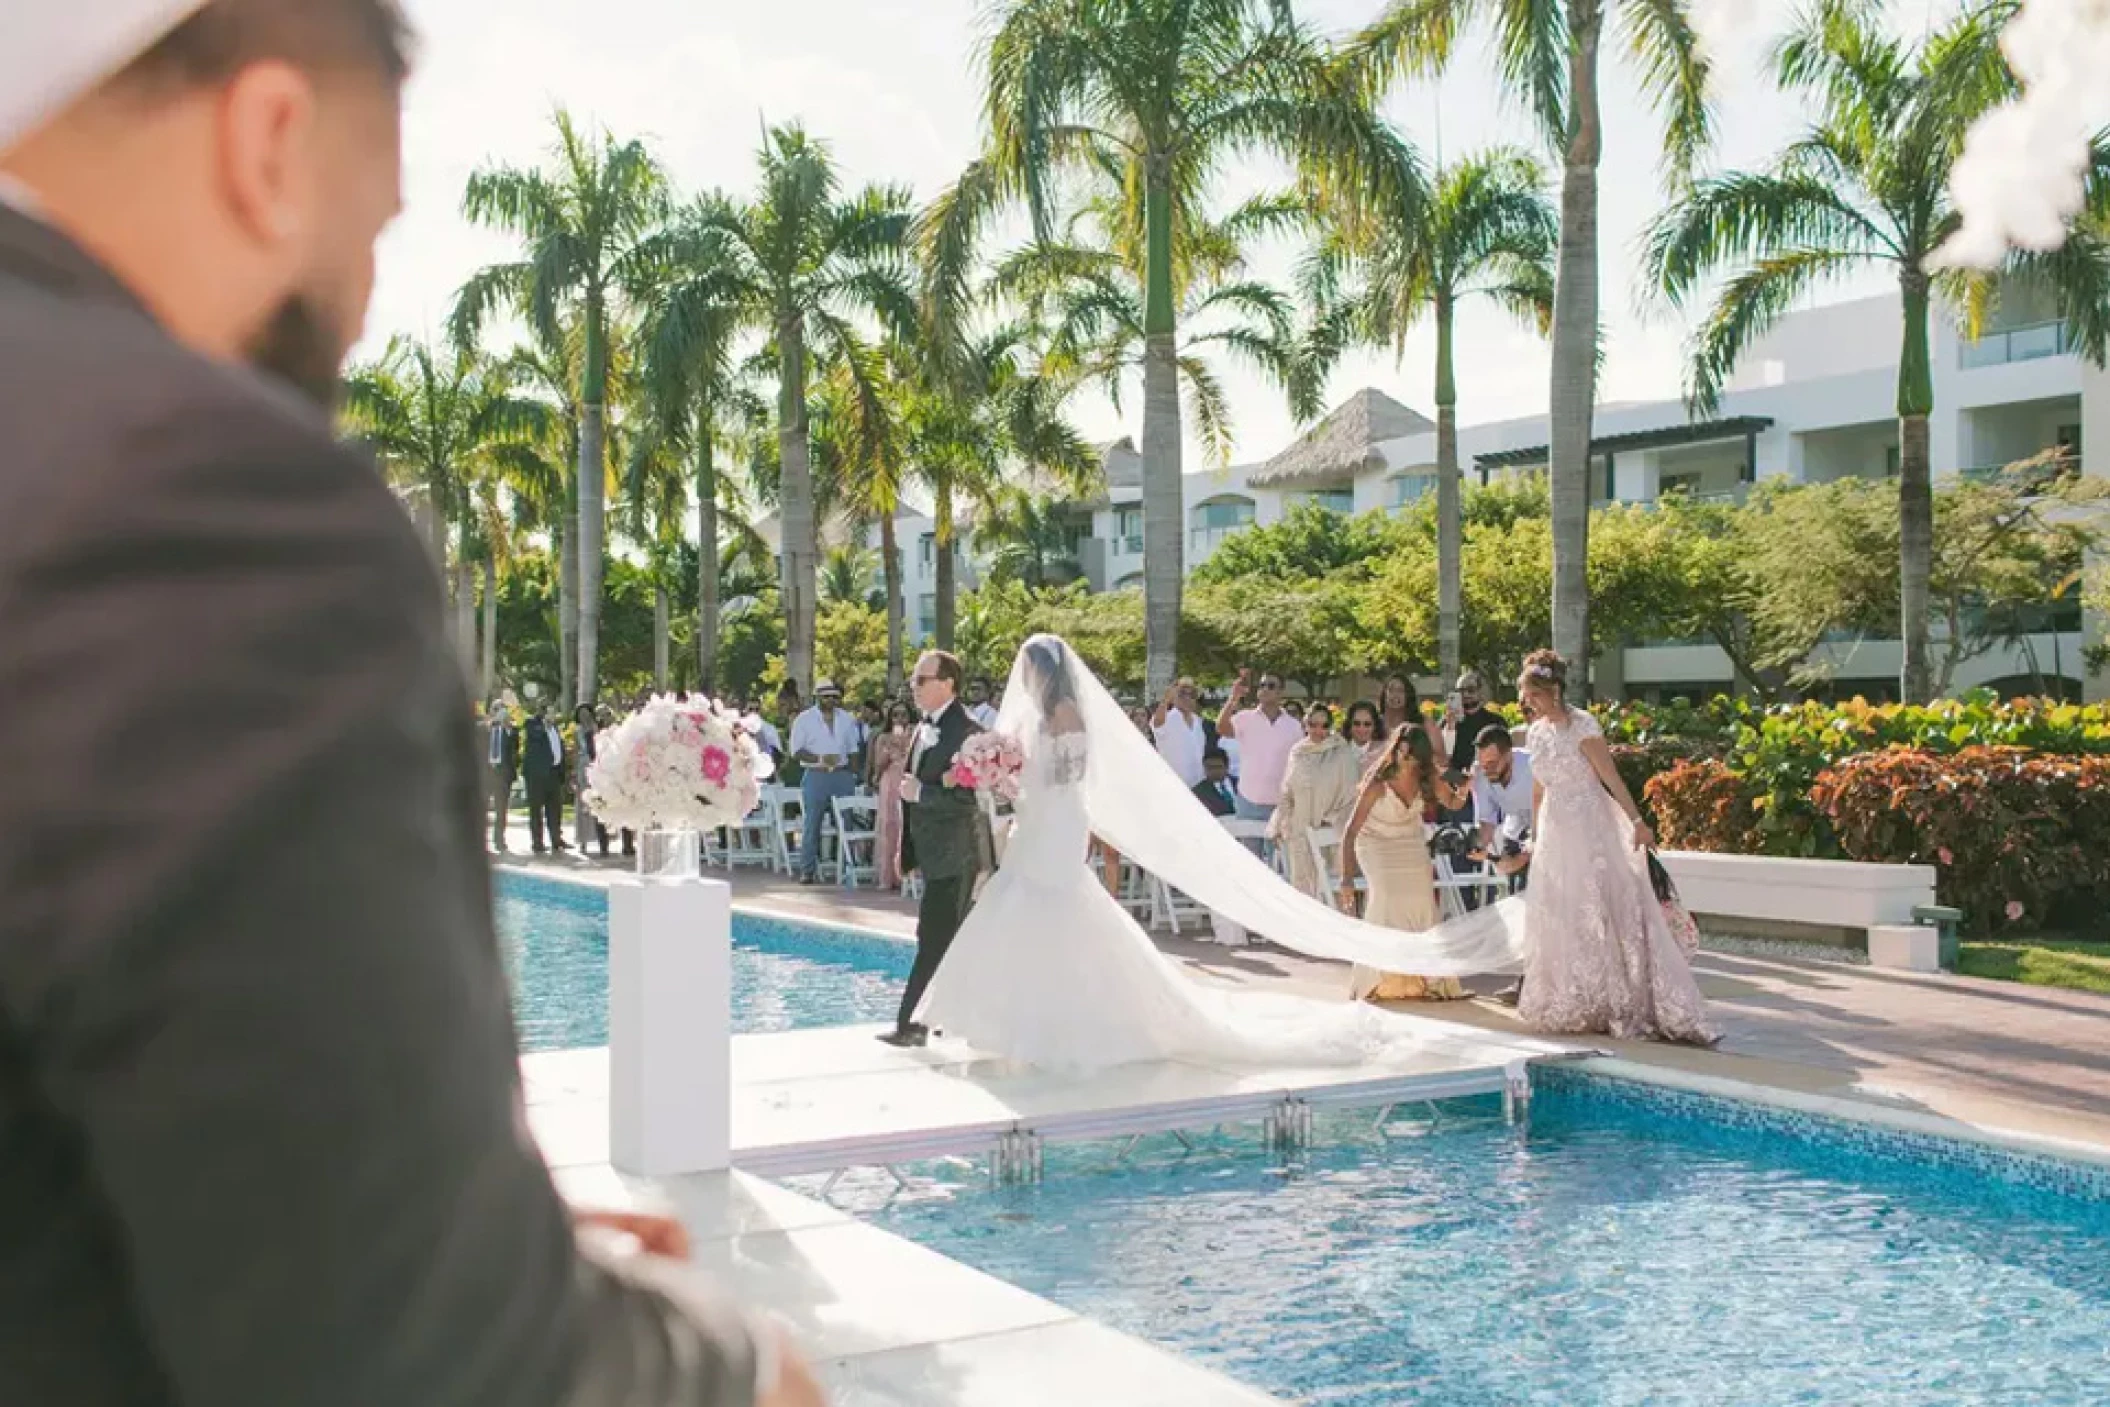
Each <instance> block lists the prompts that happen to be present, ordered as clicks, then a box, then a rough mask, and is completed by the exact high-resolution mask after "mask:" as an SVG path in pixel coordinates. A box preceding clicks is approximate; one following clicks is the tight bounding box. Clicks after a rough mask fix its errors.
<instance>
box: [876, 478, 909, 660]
mask: <svg viewBox="0 0 2110 1407" xmlns="http://www.w3.org/2000/svg"><path fill="white" fill-rule="evenodd" d="M879 574H880V577H881V579H882V580H883V581H884V582H885V584H886V692H887V697H888V698H890V699H898V698H900V697H901V695H902V690H903V688H904V687H905V685H906V682H907V674H908V671H907V670H906V669H905V668H903V661H902V658H901V656H902V640H901V637H902V634H903V621H902V618H901V617H902V611H903V610H904V609H905V608H906V606H905V603H904V602H903V601H902V599H901V544H900V543H899V542H898V541H896V540H895V537H894V515H893V514H891V513H881V514H880V515H879Z"/></svg>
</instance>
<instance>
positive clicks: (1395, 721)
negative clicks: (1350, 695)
mask: <svg viewBox="0 0 2110 1407" xmlns="http://www.w3.org/2000/svg"><path fill="white" fill-rule="evenodd" d="M1377 711H1378V718H1379V720H1380V721H1381V722H1382V723H1383V725H1384V730H1385V737H1386V738H1387V739H1388V740H1389V739H1390V738H1391V736H1392V735H1393V734H1394V733H1396V732H1398V731H1399V729H1400V726H1401V725H1402V724H1404V723H1406V722H1408V721H1409V720H1412V721H1413V722H1415V723H1417V724H1418V723H1420V722H1421V721H1422V718H1421V705H1420V704H1419V702H1418V701H1417V700H1416V697H1415V693H1414V684H1413V681H1412V680H1410V679H1408V678H1407V677H1406V676H1405V675H1404V674H1395V675H1392V676H1391V677H1390V678H1388V679H1386V680H1385V684H1384V687H1383V688H1382V689H1380V690H1379V691H1378V695H1377Z"/></svg>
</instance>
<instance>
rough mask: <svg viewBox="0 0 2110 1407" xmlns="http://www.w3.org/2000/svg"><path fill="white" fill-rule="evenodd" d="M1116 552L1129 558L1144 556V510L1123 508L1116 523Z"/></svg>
mask: <svg viewBox="0 0 2110 1407" xmlns="http://www.w3.org/2000/svg"><path fill="white" fill-rule="evenodd" d="M1114 551H1116V552H1119V553H1122V554H1123V555H1125V556H1129V557H1140V556H1142V555H1143V510H1142V509H1140V508H1123V509H1122V510H1121V511H1120V514H1119V516H1118V517H1117V518H1116V520H1115V523H1114Z"/></svg>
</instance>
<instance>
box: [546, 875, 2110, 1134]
mask: <svg viewBox="0 0 2110 1407" xmlns="http://www.w3.org/2000/svg"><path fill="white" fill-rule="evenodd" d="M515 848H516V851H522V850H525V848H526V847H525V836H522V837H520V843H518V844H516V847H515ZM514 858H515V860H516V861H518V860H520V859H521V857H520V856H519V855H518V854H516V856H515V857H514ZM531 863H533V864H537V865H546V866H547V867H548V868H551V869H553V870H560V871H566V872H570V873H572V874H574V875H577V876H579V877H588V876H599V875H605V874H606V873H608V872H610V870H609V869H606V868H604V867H603V866H602V865H601V864H600V862H598V861H597V860H596V861H587V862H583V863H582V862H580V861H579V860H577V859H576V858H575V857H565V858H563V859H560V860H558V861H555V862H545V861H533V862H531ZM621 864H622V862H621V860H620V859H619V858H618V859H617V860H615V861H612V862H610V866H611V867H612V868H614V869H620V867H621ZM733 887H734V894H735V899H736V901H737V902H739V903H742V904H746V905H752V906H755V907H759V908H769V909H774V910H777V911H779V912H782V913H786V914H792V915H805V916H808V917H813V918H820V919H830V920H834V921H836V922H841V923H854V924H860V925H865V926H869V927H874V928H882V929H889V930H892V931H895V932H902V933H906V932H910V931H912V930H913V928H914V921H915V920H914V909H913V906H911V905H909V904H906V903H904V902H903V901H902V900H901V899H900V898H898V897H897V896H893V895H885V894H878V893H874V892H873V891H870V890H856V891H846V890H841V889H837V888H834V887H832V886H812V887H809V886H803V885H799V884H795V883H791V882H789V881H786V880H784V879H783V878H781V877H778V876H764V875H759V874H756V873H755V872H752V871H742V872H741V873H739V874H738V875H736V876H735V877H734V880H733ZM1159 945H1160V946H1161V947H1162V948H1163V949H1164V950H1165V951H1166V952H1167V953H1169V954H1171V955H1173V956H1175V957H1177V958H1179V959H1181V960H1183V961H1185V962H1186V963H1188V964H1189V966H1191V967H1192V968H1194V969H1195V971H1196V974H1197V976H1199V977H1201V978H1203V979H1204V980H1211V981H1217V982H1224V983H1229V984H1247V983H1251V984H1263V985H1270V986H1282V987H1289V988H1296V989H1302V990H1305V991H1309V992H1313V993H1325V994H1339V993H1341V992H1342V991H1343V989H1344V988H1345V985H1346V982H1345V978H1344V977H1343V975H1342V972H1341V969H1340V968H1338V967H1334V966H1331V965H1329V964H1325V963H1318V962H1312V961H1309V960H1306V959H1304V958H1300V957H1296V956H1293V955H1290V954H1286V953H1282V952H1279V951H1277V950H1275V949H1272V948H1268V949H1244V950H1237V951H1233V950H1227V949H1224V948H1220V947H1216V946H1214V945H1211V944H1204V943H1197V942H1188V941H1181V940H1177V939H1168V938H1162V937H1161V938H1160V940H1159ZM1698 969H1699V973H1700V985H1701V987H1702V989H1703V990H1704V991H1705V992H1706V994H1707V995H1708V997H1710V998H1711V999H1712V1000H1713V1001H1714V1002H1715V1003H1716V1004H1717V1007H1718V1015H1719V1016H1720V1018H1721V1021H1722V1024H1723V1026H1724V1027H1725V1028H1726V1031H1727V1036H1726V1039H1725V1040H1724V1041H1723V1043H1722V1046H1721V1048H1720V1049H1719V1050H1714V1051H1702V1050H1687V1049H1683V1048H1678V1047H1668V1046H1659V1045H1652V1044H1647V1043H1640V1042H1631V1041H1614V1040H1609V1039H1601V1040H1593V1041H1592V1042H1591V1044H1593V1045H1595V1046H1597V1047H1598V1048H1600V1049H1604V1050H1607V1051H1611V1052H1613V1053H1616V1054H1618V1055H1620V1056H1623V1057H1625V1058H1627V1059H1629V1060H1634V1061H1638V1062H1641V1063H1645V1064H1650V1065H1657V1066H1665V1067H1671V1068H1676V1069H1682V1070H1688V1071H1692V1072H1696V1073H1700V1074H1709V1075H1715V1076H1719V1077H1722V1078H1726V1079H1736V1080H1745V1081H1750V1082H1753V1083H1758V1084H1767V1085H1775V1086H1779V1087H1783V1088H1788V1089H1794V1090H1799V1091H1804V1092H1809V1093H1823V1094H1833V1095H1841V1096H1848V1097H1856V1098H1863V1099H1872V1100H1878V1101H1881V1102H1883V1103H1887V1104H1891V1105H1895V1106H1903V1107H1910V1108H1918V1109H1923V1110H1926V1111H1928V1112H1931V1113H1934V1114H1937V1115H1941V1116H1944V1117H1948V1118H1953V1119H1958V1120H1962V1121H1965V1122H1968V1123H1972V1124H1977V1125H1981V1126H1985V1127H1989V1128H1999V1129H2010V1130H2015V1131H2019V1132H2025V1133H2033V1134H2039V1135H2043V1136H2048V1137H2055V1138H2067V1139H2075V1140H2080V1141H2083V1142H2088V1143H2094V1144H2100V1145H2103V1146H2105V1147H2110V998H2106V997H2103V996H2099V995H2095V994H2092V993H2086V992H2069V991H2060V990H2056V989H2051V988H2044V987H2025V986H2021V985H2019V984H2015V983H2007V982H1992V981H1985V980H1981V979H1977V978H1969V977H1951V976H1947V975H1940V976H1921V975H1918V974H1913V973H1904V972H1890V971H1879V970H1876V969H1872V968H1865V967H1848V966H1844V965H1842V964H1837V963H1822V962H1790V961H1783V960H1777V959H1770V958H1751V957H1742V956H1729V955H1726V954H1720V953H1707V954H1703V955H1702V956H1701V958H1700V960H1699V963H1698ZM1478 985H1479V986H1480V987H1481V989H1482V990H1483V991H1485V990H1491V989H1492V987H1493V986H1494V985H1496V984H1489V983H1483V984H1478ZM1414 1009H1415V1010H1416V1011H1417V1012H1418V1013H1420V1014H1423V1015H1428V1016H1433V1017H1438V1018H1440V1019H1443V1020H1449V1021H1456V1022H1460V1023H1463V1024H1466V1025H1471V1026H1477V1027H1480V1028H1483V1029H1489V1030H1513V1029H1516V1017H1515V1013H1514V1012H1512V1011H1510V1010H1509V1009H1508V1008H1506V1007H1503V1006H1500V1005H1498V1004H1496V1003H1494V1002H1491V1001H1472V1002H1452V1003H1443V1004H1416V1006H1415V1007H1414Z"/></svg>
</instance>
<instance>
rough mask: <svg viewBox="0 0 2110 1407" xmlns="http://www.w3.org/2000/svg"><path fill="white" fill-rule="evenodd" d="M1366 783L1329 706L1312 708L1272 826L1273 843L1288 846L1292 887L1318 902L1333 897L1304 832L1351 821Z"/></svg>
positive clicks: (1293, 754) (1291, 760) (1293, 751)
mask: <svg viewBox="0 0 2110 1407" xmlns="http://www.w3.org/2000/svg"><path fill="white" fill-rule="evenodd" d="M1362 778H1363V769H1362V767H1361V766H1360V765H1359V759H1358V758H1357V755H1356V750H1355V748H1354V747H1353V746H1352V745H1351V744H1350V743H1349V742H1348V740H1347V739H1346V738H1343V737H1342V736H1341V735H1340V734H1338V733H1336V732H1335V731H1334V729H1333V713H1332V711H1331V710H1330V709H1328V708H1327V707H1326V706H1325V705H1324V704H1320V705H1317V706H1315V707H1314V708H1312V709H1311V711H1310V712H1308V713H1307V714H1305V716H1304V739H1303V741H1301V742H1299V743H1298V744H1297V745H1296V746H1295V747H1293V748H1291V749H1290V750H1289V769H1288V771H1287V772H1286V773H1285V774H1284V776H1283V779H1282V804H1281V805H1279V806H1277V807H1276V808H1275V815H1274V818H1273V819H1272V820H1270V821H1269V822H1268V838H1269V839H1271V840H1273V841H1274V842H1275V843H1276V844H1277V845H1281V846H1286V847H1287V849H1288V854H1289V882H1290V883H1291V884H1294V885H1296V886H1297V888H1299V889H1301V890H1303V891H1304V892H1305V893H1306V894H1309V895H1311V897H1312V898H1314V899H1318V900H1321V901H1324V900H1325V899H1326V898H1327V897H1328V896H1327V895H1326V894H1325V893H1324V892H1323V891H1324V890H1325V887H1326V882H1325V878H1324V877H1323V876H1322V875H1321V874H1320V873H1319V869H1318V866H1317V865H1316V864H1315V863H1314V862H1313V860H1312V854H1311V845H1310V843H1309V842H1308V841H1307V840H1306V839H1305V832H1306V831H1310V830H1314V829H1317V828H1319V827H1321V826H1338V825H1340V824H1341V823H1342V822H1343V821H1345V820H1347V819H1348V817H1349V815H1350V813H1352V812H1353V811H1354V809H1355V802H1356V793H1357V791H1358V789H1359V787H1360V784H1361V782H1362Z"/></svg>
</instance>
